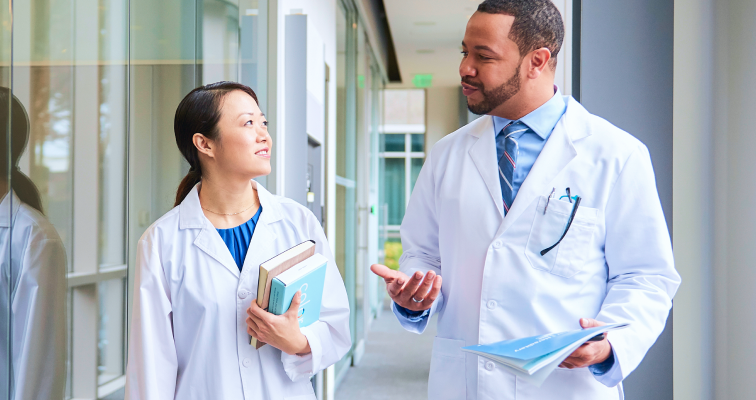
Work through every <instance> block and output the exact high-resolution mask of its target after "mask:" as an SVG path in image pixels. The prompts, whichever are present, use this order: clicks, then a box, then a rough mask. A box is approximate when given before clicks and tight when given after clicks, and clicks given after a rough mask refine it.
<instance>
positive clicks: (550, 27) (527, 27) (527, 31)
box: [478, 0, 564, 68]
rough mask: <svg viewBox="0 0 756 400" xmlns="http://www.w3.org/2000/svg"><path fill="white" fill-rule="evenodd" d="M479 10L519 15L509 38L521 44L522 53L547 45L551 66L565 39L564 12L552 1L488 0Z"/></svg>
mask: <svg viewBox="0 0 756 400" xmlns="http://www.w3.org/2000/svg"><path fill="white" fill-rule="evenodd" d="M478 11H479V12H483V13H487V14H506V15H511V16H513V17H515V20H514V23H512V28H511V29H510V30H509V38H510V39H512V41H514V42H515V43H517V47H518V48H519V49H520V55H522V56H524V55H525V54H528V53H530V52H531V51H533V50H536V49H540V48H542V47H546V48H547V49H549V51H550V52H551V61H550V62H551V63H552V64H551V67H552V68H555V67H556V60H557V58H556V57H557V54H559V50H560V49H561V48H562V41H563V40H564V22H563V21H562V14H560V13H559V10H558V9H557V8H556V6H555V5H554V3H552V2H551V1H550V0H485V1H484V2H482V3H480V5H478Z"/></svg>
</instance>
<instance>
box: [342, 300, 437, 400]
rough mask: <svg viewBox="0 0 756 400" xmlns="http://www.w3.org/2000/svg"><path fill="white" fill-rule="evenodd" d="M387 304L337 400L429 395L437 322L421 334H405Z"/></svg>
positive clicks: (410, 397)
mask: <svg viewBox="0 0 756 400" xmlns="http://www.w3.org/2000/svg"><path fill="white" fill-rule="evenodd" d="M389 304H390V303H389V302H385V303H384V307H383V312H382V313H381V315H380V316H379V317H378V318H377V319H375V320H374V321H373V324H372V326H371V329H370V334H369V340H366V341H365V354H364V355H363V356H362V360H360V363H359V364H358V365H357V366H355V367H352V369H351V371H349V374H347V375H346V377H345V378H344V380H343V381H342V382H341V384H340V385H339V386H338V388H337V389H336V399H337V400H353V399H361V400H384V399H385V400H389V399H390V400H404V399H407V400H409V399H413V400H414V399H423V398H425V397H426V396H427V389H428V372H429V369H430V358H431V348H432V347H433V338H434V337H435V336H436V321H435V319H436V318H435V317H433V321H431V322H430V323H429V324H428V329H427V330H426V331H425V332H424V333H423V334H422V335H417V334H414V333H410V332H407V331H405V330H404V329H403V328H402V327H401V326H400V325H399V322H398V321H397V320H396V317H394V314H393V313H392V312H391V309H390V308H389Z"/></svg>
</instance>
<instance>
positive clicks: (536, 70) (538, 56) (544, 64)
mask: <svg viewBox="0 0 756 400" xmlns="http://www.w3.org/2000/svg"><path fill="white" fill-rule="evenodd" d="M528 58H529V61H530V63H529V65H527V68H528V69H527V71H528V72H527V76H528V78H530V79H536V78H538V77H539V76H541V74H542V73H543V71H544V70H546V68H549V61H550V60H551V51H549V49H547V48H545V47H542V48H540V49H538V50H533V51H532V52H531V53H530V57H528Z"/></svg>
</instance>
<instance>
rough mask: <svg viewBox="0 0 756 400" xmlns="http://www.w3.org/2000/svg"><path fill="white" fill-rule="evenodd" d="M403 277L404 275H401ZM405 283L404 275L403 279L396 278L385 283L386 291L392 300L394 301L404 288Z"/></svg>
mask: <svg viewBox="0 0 756 400" xmlns="http://www.w3.org/2000/svg"><path fill="white" fill-rule="evenodd" d="M402 275H404V274H402ZM406 282H407V278H406V275H405V276H404V277H401V276H400V277H398V278H396V279H394V280H392V281H391V282H389V281H388V280H387V281H386V291H388V294H389V296H391V298H392V299H396V298H397V297H398V296H399V294H400V293H401V292H402V289H403V288H404V284H405V283H406Z"/></svg>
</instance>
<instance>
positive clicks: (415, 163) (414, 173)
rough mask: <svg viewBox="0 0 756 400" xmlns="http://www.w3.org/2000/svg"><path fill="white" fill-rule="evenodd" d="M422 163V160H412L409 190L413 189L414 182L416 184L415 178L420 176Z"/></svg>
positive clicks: (423, 160)
mask: <svg viewBox="0 0 756 400" xmlns="http://www.w3.org/2000/svg"><path fill="white" fill-rule="evenodd" d="M424 162H425V159H423V158H413V159H412V169H411V170H410V179H411V181H410V190H414V189H415V182H417V177H418V176H419V175H420V170H421V169H422V168H423V163H424Z"/></svg>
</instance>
